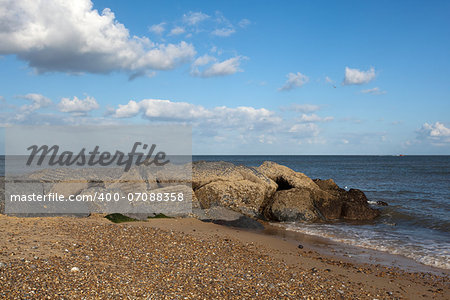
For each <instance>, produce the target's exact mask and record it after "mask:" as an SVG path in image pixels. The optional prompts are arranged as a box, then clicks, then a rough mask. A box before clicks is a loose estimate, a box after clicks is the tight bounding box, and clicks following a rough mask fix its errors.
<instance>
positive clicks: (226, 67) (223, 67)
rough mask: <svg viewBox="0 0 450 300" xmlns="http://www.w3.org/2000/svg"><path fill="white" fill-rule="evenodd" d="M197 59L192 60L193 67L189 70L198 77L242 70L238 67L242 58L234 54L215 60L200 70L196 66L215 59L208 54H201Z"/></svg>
mask: <svg viewBox="0 0 450 300" xmlns="http://www.w3.org/2000/svg"><path fill="white" fill-rule="evenodd" d="M199 59H200V60H199ZM199 59H197V60H196V61H195V62H194V65H193V67H194V68H193V69H192V70H191V75H193V76H199V77H215V76H225V75H232V74H235V73H237V72H242V70H241V69H240V68H239V67H240V64H241V60H242V59H244V58H243V57H242V56H236V57H232V58H229V59H227V60H224V61H221V62H215V63H213V64H212V65H210V66H208V67H206V68H205V69H204V70H203V71H200V70H199V69H198V68H197V66H200V65H201V64H203V65H205V64H208V63H210V62H212V61H215V60H214V59H211V57H210V56H202V57H200V58H199ZM206 61H207V62H206ZM199 63H200V64H199Z"/></svg>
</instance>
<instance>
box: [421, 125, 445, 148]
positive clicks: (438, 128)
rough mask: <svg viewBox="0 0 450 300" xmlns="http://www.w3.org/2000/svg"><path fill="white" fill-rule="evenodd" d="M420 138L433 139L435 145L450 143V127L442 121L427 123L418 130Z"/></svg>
mask: <svg viewBox="0 0 450 300" xmlns="http://www.w3.org/2000/svg"><path fill="white" fill-rule="evenodd" d="M417 134H418V138H419V139H421V140H428V141H431V143H432V144H434V145H438V146H439V145H444V144H448V143H450V128H448V127H446V126H445V125H444V124H443V123H441V122H435V123H434V124H429V123H425V124H423V125H422V127H421V128H420V129H419V130H418V131H417Z"/></svg>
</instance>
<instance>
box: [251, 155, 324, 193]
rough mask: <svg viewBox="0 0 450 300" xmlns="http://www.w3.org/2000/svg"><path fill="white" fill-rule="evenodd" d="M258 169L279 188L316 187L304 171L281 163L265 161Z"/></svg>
mask: <svg viewBox="0 0 450 300" xmlns="http://www.w3.org/2000/svg"><path fill="white" fill-rule="evenodd" d="M257 170H258V171H259V172H260V173H261V174H263V175H265V176H267V177H268V178H270V179H272V180H273V181H275V183H276V184H277V185H278V188H277V190H279V191H280V190H289V189H292V188H310V189H316V188H317V185H316V184H315V183H314V181H313V180H312V179H311V178H309V177H308V176H306V175H305V174H303V173H300V172H295V171H294V170H292V169H289V168H288V167H285V166H282V165H279V164H277V163H274V162H271V161H265V162H264V163H263V164H262V165H261V166H259V167H258V168H257Z"/></svg>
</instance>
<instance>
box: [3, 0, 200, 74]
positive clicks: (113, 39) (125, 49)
mask: <svg viewBox="0 0 450 300" xmlns="http://www.w3.org/2000/svg"><path fill="white" fill-rule="evenodd" d="M0 24H2V25H1V26H0V40H1V41H2V42H1V43H0V55H1V54H15V55H17V56H18V57H19V58H20V59H22V60H24V61H27V62H28V64H29V66H31V67H33V68H35V69H36V70H37V71H38V72H49V71H59V72H70V73H78V72H91V73H109V72H112V71H126V72H130V73H135V72H142V71H143V70H144V71H145V70H169V69H173V68H175V67H177V66H178V65H180V64H182V63H185V62H187V61H189V60H190V59H191V58H192V57H194V56H195V54H196V52H195V49H194V47H193V46H192V45H191V44H188V43H186V42H184V41H182V42H180V43H179V44H156V43H153V42H151V41H150V40H149V39H148V38H147V37H137V36H130V33H129V31H128V29H127V28H126V27H125V26H124V25H123V24H121V23H119V22H118V21H117V20H116V19H115V15H114V13H113V12H112V11H111V10H110V9H108V8H106V9H104V10H103V11H102V12H101V13H99V12H98V11H97V10H95V9H93V4H92V2H91V1H90V0H78V1H72V0H60V1H56V0H54V1H26V0H6V1H3V3H2V5H1V8H0Z"/></svg>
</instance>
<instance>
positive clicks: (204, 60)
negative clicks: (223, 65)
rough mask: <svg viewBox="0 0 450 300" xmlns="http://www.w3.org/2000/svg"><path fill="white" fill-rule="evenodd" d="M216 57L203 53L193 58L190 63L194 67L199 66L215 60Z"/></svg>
mask: <svg viewBox="0 0 450 300" xmlns="http://www.w3.org/2000/svg"><path fill="white" fill-rule="evenodd" d="M216 60H217V59H216V58H215V57H214V56H211V55H208V54H205V55H203V56H200V57H199V58H197V59H196V60H194V62H193V63H192V66H194V67H200V66H204V65H207V64H209V63H211V62H213V61H216Z"/></svg>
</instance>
